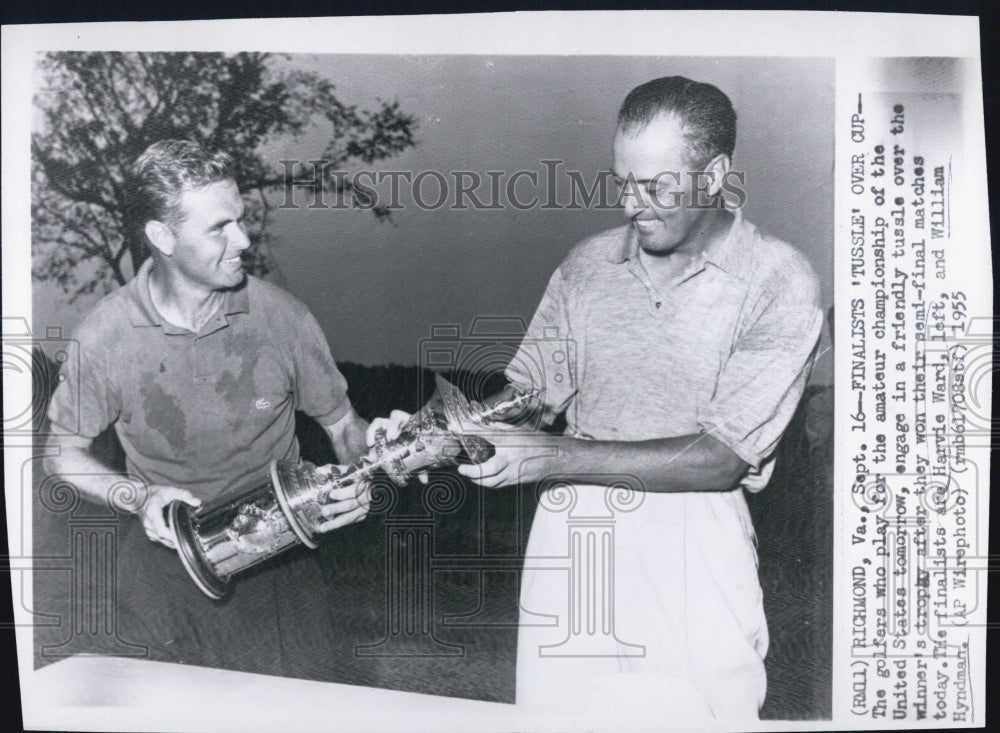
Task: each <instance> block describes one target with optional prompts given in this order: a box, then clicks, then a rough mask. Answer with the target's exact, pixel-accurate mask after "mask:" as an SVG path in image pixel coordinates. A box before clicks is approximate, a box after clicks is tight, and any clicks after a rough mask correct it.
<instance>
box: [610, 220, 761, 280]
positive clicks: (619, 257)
mask: <svg viewBox="0 0 1000 733" xmlns="http://www.w3.org/2000/svg"><path fill="white" fill-rule="evenodd" d="M732 213H733V223H732V225H731V226H730V227H729V231H727V232H726V233H725V235H723V236H722V237H717V238H716V239H713V240H712V241H711V242H709V245H708V247H706V248H705V251H704V252H702V254H701V257H700V258H699V259H701V260H703V261H704V262H711V263H712V264H713V265H715V266H716V267H718V268H719V269H720V270H723V271H725V272H727V273H729V274H730V275H734V276H736V277H739V278H743V277H746V274H747V267H748V265H749V260H748V258H749V256H750V247H751V245H752V243H753V241H752V239H753V232H752V231H748V228H750V225H748V224H747V223H746V222H745V221H744V220H743V211H742V209H735V210H734V211H733V212H732ZM638 254H639V239H638V236H637V235H636V233H635V228H634V227H632V226H631V225H629V226H628V227H627V228H626V230H625V236H624V237H622V238H621V240H620V241H619V243H618V244H616V245H615V246H614V247H612V248H611V250H610V251H609V252H608V255H607V261H608V262H610V263H612V264H616V265H620V264H622V263H623V262H626V261H628V260H631V259H636V257H637V256H638ZM692 274H693V273H692Z"/></svg>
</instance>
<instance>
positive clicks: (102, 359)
mask: <svg viewBox="0 0 1000 733" xmlns="http://www.w3.org/2000/svg"><path fill="white" fill-rule="evenodd" d="M152 266H153V261H152V260H151V259H150V260H147V261H146V262H145V263H144V264H143V266H142V267H141V268H140V269H139V272H138V274H137V275H136V277H135V278H133V279H132V280H131V281H130V282H129V283H128V284H127V285H125V286H124V287H122V288H120V289H118V290H117V291H115V292H113V293H111V294H110V295H108V296H107V297H105V298H104V299H103V300H101V301H100V302H99V303H98V304H97V306H96V307H95V308H94V310H93V311H91V313H89V314H88V315H87V317H86V318H85V319H84V320H83V321H82V322H81V323H80V325H79V326H78V327H77V329H76V332H75V333H74V336H73V337H74V338H75V339H76V340H77V341H78V342H79V353H80V360H79V363H76V362H67V363H66V364H65V365H63V370H64V371H63V373H64V374H65V376H66V379H65V380H64V381H63V382H62V383H61V384H60V385H59V387H58V389H57V390H56V392H55V394H54V395H53V397H52V401H51V403H50V406H49V417H50V419H51V420H52V422H53V423H55V424H56V425H79V426H80V435H82V436H84V437H88V438H93V437H96V436H97V435H98V434H99V433H101V432H102V431H103V430H104V429H105V428H106V427H107V426H109V425H111V424H114V426H115V430H116V431H117V433H118V438H119V439H120V441H121V444H122V447H123V448H124V450H125V455H126V459H127V468H128V471H129V472H130V473H133V474H136V475H138V476H139V477H141V478H142V479H144V480H145V481H147V482H149V483H155V484H166V485H170V486H177V487H179V488H185V489H189V490H190V491H191V492H192V493H193V494H194V495H195V496H197V497H199V498H201V499H203V500H205V501H210V500H212V499H214V498H217V497H220V496H223V495H227V494H229V493H231V492H239V491H242V490H245V489H247V488H251V487H253V486H255V485H258V484H260V483H262V482H264V481H265V480H266V479H267V475H268V465H269V463H270V460H271V459H272V458H277V459H290V460H297V459H298V443H297V441H296V438H295V410H302V411H303V412H305V413H306V414H308V415H310V416H312V417H314V418H316V419H317V420H318V421H319V422H320V423H321V424H323V425H330V424H332V423H334V422H336V421H337V420H339V419H340V418H341V417H343V416H344V415H345V414H346V413H347V412H348V410H349V409H350V401H349V400H348V397H347V383H346V381H345V380H344V377H343V376H342V375H341V374H340V372H339V371H338V369H337V366H336V364H335V363H334V360H333V357H332V356H331V355H330V350H329V347H328V346H327V343H326V339H325V338H324V336H323V332H322V330H321V329H320V327H319V324H318V323H317V322H316V320H315V318H314V317H313V316H312V314H311V313H310V312H309V310H308V308H306V306H305V305H304V304H302V303H301V302H299V301H298V300H296V299H295V298H293V297H292V296H291V295H289V294H288V293H286V292H285V291H283V290H281V289H280V288H276V287H274V286H273V285H270V284H268V283H265V282H263V281H261V280H259V279H257V278H254V277H247V279H246V282H245V283H244V285H243V286H241V287H240V288H238V289H235V290H231V291H228V292H227V293H226V297H225V300H224V303H223V306H222V308H221V309H220V310H219V312H218V313H217V314H216V315H215V316H214V317H212V318H211V319H210V320H209V321H208V322H207V323H206V324H205V325H204V326H203V327H202V328H201V330H200V332H198V333H193V332H191V331H188V330H187V329H184V328H181V327H178V326H175V325H173V324H171V323H169V322H167V321H164V320H163V319H162V318H161V316H160V314H159V313H158V312H157V310H156V308H155V307H154V306H153V303H152V300H151V299H150V294H149V273H150V270H151V268H152Z"/></svg>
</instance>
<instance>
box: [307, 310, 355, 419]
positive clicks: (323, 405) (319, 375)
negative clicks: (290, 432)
mask: <svg viewBox="0 0 1000 733" xmlns="http://www.w3.org/2000/svg"><path fill="white" fill-rule="evenodd" d="M301 323H302V327H301V330H300V333H299V338H298V339H297V341H296V349H295V383H296V405H295V407H296V409H299V410H302V411H303V412H304V413H306V414H307V415H309V416H310V417H313V418H315V419H316V420H317V421H318V422H319V423H320V424H321V425H324V426H326V425H333V424H334V423H335V422H337V421H338V420H340V418H342V417H343V416H344V415H346V414H347V412H348V411H349V410H350V409H351V401H350V399H348V397H347V380H346V379H344V376H343V375H342V374H341V373H340V370H339V369H337V364H336V363H335V362H334V360H333V356H332V355H331V354H330V347H329V346H328V345H327V343H326V337H325V336H324V335H323V331H322V329H321V328H320V327H319V323H317V322H316V319H315V317H313V315H312V313H309V312H308V311H306V313H305V317H304V318H303V319H302V321H301Z"/></svg>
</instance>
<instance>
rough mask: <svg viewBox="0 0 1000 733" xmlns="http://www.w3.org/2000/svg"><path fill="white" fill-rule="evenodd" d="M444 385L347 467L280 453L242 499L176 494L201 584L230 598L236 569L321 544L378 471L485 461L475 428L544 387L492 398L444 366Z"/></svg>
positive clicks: (379, 427)
mask: <svg viewBox="0 0 1000 733" xmlns="http://www.w3.org/2000/svg"><path fill="white" fill-rule="evenodd" d="M436 387H437V389H436V391H435V393H434V395H433V396H432V397H431V399H430V400H429V401H428V402H427V404H426V405H424V406H423V407H422V408H421V409H420V410H419V411H418V412H416V413H414V414H413V415H407V414H406V413H405V412H400V411H395V412H393V413H392V415H391V416H390V417H389V418H387V419H379V420H376V421H374V422H373V423H372V425H371V426H370V427H369V430H368V436H367V437H368V443H369V445H371V450H369V452H368V453H367V454H366V455H364V456H362V457H361V458H360V459H358V460H357V461H355V462H354V463H352V464H351V465H349V466H332V465H331V466H324V467H321V468H318V467H316V466H314V465H313V464H311V463H309V462H308V461H301V462H299V463H290V462H286V461H272V462H271V479H270V481H269V482H268V483H267V484H265V485H263V486H260V487H257V488H255V489H254V490H252V491H249V492H247V493H245V494H243V495H241V496H240V497H239V498H237V499H236V500H235V501H233V500H229V501H227V502H225V503H224V504H221V505H214V506H213V505H210V506H202V507H197V508H195V507H192V506H190V505H188V504H185V503H183V502H179V501H178V502H174V503H172V504H171V505H170V527H171V531H172V533H173V539H174V544H175V546H176V547H177V551H178V554H179V555H180V557H181V561H182V562H183V563H184V567H185V568H186V569H187V571H188V574H189V575H190V576H191V578H192V579H193V580H194V581H195V583H197V585H198V587H199V588H200V589H201V590H202V591H203V592H204V593H205V594H206V595H208V596H210V597H212V598H216V599H219V598H222V597H223V596H225V595H226V593H227V592H228V590H229V588H230V581H231V579H232V578H233V576H235V575H236V574H238V573H240V572H242V571H244V570H246V569H248V568H250V567H252V566H254V565H257V564H259V563H261V562H263V561H264V560H267V559H269V558H271V557H274V556H276V555H278V554H279V553H281V552H284V551H285V550H287V549H289V548H290V547H293V546H295V545H298V544H303V545H305V546H306V547H309V548H315V547H317V546H318V541H319V538H320V536H321V535H323V534H324V533H325V532H329V531H331V530H333V529H336V528H337V527H339V526H341V525H342V524H345V523H348V522H349V521H353V520H351V513H350V511H351V507H352V506H353V505H357V508H358V509H359V510H361V511H363V510H364V508H365V507H366V506H367V503H369V502H370V500H371V481H372V478H373V477H374V476H375V474H376V473H378V472H382V473H384V474H385V475H387V476H388V477H389V479H391V480H392V481H393V483H395V484H396V485H398V486H404V485H405V484H406V483H408V482H409V480H410V479H411V478H412V477H413V476H415V475H416V476H418V477H420V478H421V480H422V481H423V482H425V483H426V472H427V471H428V470H429V469H434V468H440V467H444V466H451V465H455V464H456V463H458V462H459V460H460V459H461V457H462V456H463V455H464V456H465V457H466V458H467V459H468V460H469V461H471V462H473V463H481V462H482V461H485V460H487V459H488V458H489V457H490V455H491V454H492V452H493V446H492V445H491V443H490V442H489V441H488V440H487V439H486V438H484V437H483V436H482V435H480V434H477V433H485V432H488V431H489V430H491V429H493V428H495V427H496V426H499V425H501V424H503V423H504V422H506V421H508V420H511V419H513V418H516V417H517V416H520V415H523V414H525V413H526V412H529V411H531V410H533V409H534V407H535V405H537V398H538V396H539V393H538V390H524V391H521V390H511V391H509V392H508V393H507V394H506V395H505V397H504V399H501V400H498V401H495V402H493V403H491V404H489V405H484V404H481V403H478V402H472V403H470V402H469V400H467V399H466V397H465V395H463V394H462V392H461V390H459V389H458V388H456V387H455V386H454V385H452V384H450V383H449V382H448V381H447V380H445V379H444V378H443V377H441V376H440V375H437V376H436ZM345 503H346V504H347V505H349V506H348V511H347V512H345V511H344V507H345ZM345 517H346V518H347V519H345Z"/></svg>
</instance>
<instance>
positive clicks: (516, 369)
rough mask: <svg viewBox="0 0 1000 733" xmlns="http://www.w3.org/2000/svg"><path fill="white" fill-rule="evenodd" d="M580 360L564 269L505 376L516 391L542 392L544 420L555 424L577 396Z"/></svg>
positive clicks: (552, 282) (554, 278)
mask: <svg viewBox="0 0 1000 733" xmlns="http://www.w3.org/2000/svg"><path fill="white" fill-rule="evenodd" d="M576 356H577V351H576V348H575V341H574V340H573V334H572V329H571V326H570V319H569V308H568V306H567V301H566V286H565V281H564V278H563V275H562V271H561V268H560V269H557V270H556V271H555V273H553V275H552V277H551V278H550V279H549V284H548V286H547V287H546V289H545V293H544V294H543V295H542V300H541V302H540V303H539V305H538V308H537V310H536V311H535V315H534V317H533V318H532V319H531V324H530V325H529V326H528V331H527V333H526V334H525V336H524V339H523V340H522V341H521V345H520V348H518V350H517V353H516V354H515V355H514V358H513V359H512V360H511V362H510V364H509V365H508V367H507V370H506V372H505V374H506V377H507V380H508V381H509V382H510V383H511V384H513V385H514V386H516V387H520V388H521V389H540V390H542V396H541V399H542V403H543V404H544V405H545V414H544V416H543V419H544V420H545V421H546V422H547V423H550V424H551V422H552V421H553V420H554V419H555V417H556V416H557V415H559V414H561V413H562V412H564V411H565V410H566V408H567V406H568V405H569V403H570V401H571V400H572V399H573V396H574V395H575V394H576Z"/></svg>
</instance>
